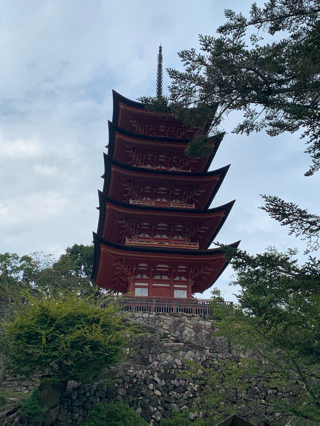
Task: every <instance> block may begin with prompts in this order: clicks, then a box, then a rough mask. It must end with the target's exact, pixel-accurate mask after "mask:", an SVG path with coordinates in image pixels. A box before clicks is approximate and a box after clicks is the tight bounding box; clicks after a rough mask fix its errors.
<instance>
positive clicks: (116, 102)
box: [112, 90, 144, 124]
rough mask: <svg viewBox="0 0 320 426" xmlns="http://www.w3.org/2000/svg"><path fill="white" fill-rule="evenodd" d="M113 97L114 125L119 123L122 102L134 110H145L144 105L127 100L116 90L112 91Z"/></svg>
mask: <svg viewBox="0 0 320 426" xmlns="http://www.w3.org/2000/svg"><path fill="white" fill-rule="evenodd" d="M112 97H113V116H112V122H113V123H114V124H117V123H118V116H119V103H120V102H122V103H123V104H125V105H128V106H131V107H133V108H140V109H144V105H143V104H142V103H141V102H136V101H132V100H131V99H128V98H125V97H124V96H122V95H120V93H118V92H116V91H115V90H112Z"/></svg>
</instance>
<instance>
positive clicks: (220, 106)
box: [141, 0, 320, 175]
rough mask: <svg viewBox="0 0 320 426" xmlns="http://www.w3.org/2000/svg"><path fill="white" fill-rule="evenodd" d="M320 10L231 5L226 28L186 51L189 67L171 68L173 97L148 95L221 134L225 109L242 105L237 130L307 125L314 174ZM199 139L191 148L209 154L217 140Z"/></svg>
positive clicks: (318, 153)
mask: <svg viewBox="0 0 320 426" xmlns="http://www.w3.org/2000/svg"><path fill="white" fill-rule="evenodd" d="M319 13H320V4H319V1H318V0H300V1H297V0H269V1H268V2H267V3H265V5H264V7H263V8H259V7H258V6H257V4H256V3H254V4H253V5H252V7H251V11H250V18H249V19H247V18H245V17H244V16H243V15H242V14H239V15H236V14H235V13H234V12H233V11H231V10H226V11H225V15H226V17H227V19H228V21H227V23H226V24H225V25H222V26H221V27H219V28H218V31H217V32H218V34H219V35H218V36H217V37H212V36H200V53H198V52H197V51H196V50H195V49H190V50H184V51H182V52H180V53H179V56H180V58H181V61H182V64H183V66H184V67H185V70H184V71H177V70H174V69H168V73H169V76H170V78H171V79H172V82H171V85H170V87H169V97H168V98H165V97H163V98H158V99H154V98H147V97H145V98H141V101H142V102H144V103H145V104H146V106H147V108H150V109H153V110H155V111H159V112H160V113H164V112H167V111H168V110H169V109H170V110H171V112H173V113H174V114H177V116H179V117H180V118H182V119H183V120H184V121H185V123H186V124H191V125H199V126H200V127H202V129H203V130H204V132H205V135H212V134H213V135H216V136H219V135H221V129H220V126H221V123H222V122H223V119H224V117H226V116H227V115H228V114H229V113H230V112H232V111H237V110H238V111H242V113H243V121H242V122H241V123H239V124H238V125H237V126H236V128H235V129H234V132H236V133H246V134H250V133H251V132H253V131H261V130H262V129H265V130H266V131H267V133H268V134H269V135H270V136H275V135H278V134H280V133H283V132H286V131H288V132H291V133H293V132H297V131H300V130H301V129H302V137H303V138H307V145H308V146H307V149H306V152H307V153H309V154H310V156H311V159H312V165H311V167H310V169H309V171H308V172H307V173H306V175H312V174H313V173H314V172H315V171H317V170H318V169H319V168H320V140H319V138H320V131H319V118H320V108H319V106H320V79H319V77H320V37H319V32H320V31H319V30H320V21H319ZM262 29H263V30H265V31H266V32H265V33H264V34H263V33H262V31H261V30H262ZM248 40H250V42H249V43H248ZM219 129H220V130H219ZM192 144H193V145H194V147H198V149H189V151H188V152H187V153H189V155H191V156H192V155H194V156H199V155H200V156H201V155H206V154H207V151H208V148H210V145H211V143H210V139H207V140H205V139H203V138H202V139H201V138H200V139H199V137H198V140H196V139H195V140H193V141H192ZM201 152H202V154H201Z"/></svg>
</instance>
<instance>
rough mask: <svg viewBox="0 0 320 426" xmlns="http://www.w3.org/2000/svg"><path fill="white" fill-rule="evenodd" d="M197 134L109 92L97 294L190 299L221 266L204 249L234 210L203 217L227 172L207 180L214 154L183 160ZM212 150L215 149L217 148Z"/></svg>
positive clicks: (219, 255)
mask: <svg viewBox="0 0 320 426" xmlns="http://www.w3.org/2000/svg"><path fill="white" fill-rule="evenodd" d="M201 131H202V130H201V129H199V128H191V127H188V126H184V125H183V123H182V122H181V121H179V120H178V119H177V118H176V117H174V116H173V115H172V114H165V115H156V114H154V113H151V112H149V111H147V110H145V109H144V107H143V105H142V104H139V103H138V102H134V101H130V100H128V99H126V98H124V97H122V96H120V95H119V94H117V93H115V92H114V112H113V123H109V155H104V161H105V173H104V175H103V178H104V187H103V192H99V202H100V207H99V210H100V214H99V223H98V233H97V234H94V247H95V257H94V269H93V279H95V282H96V284H97V285H99V286H100V287H102V288H105V289H107V290H112V291H114V292H117V293H118V292H120V293H125V294H129V295H130V294H131V295H135V297H146V298H169V299H170V298H171V299H192V297H193V296H192V294H193V293H196V292H200V293H202V292H203V291H205V290H206V289H208V288H209V287H210V286H211V285H212V284H213V283H214V282H215V281H216V280H217V278H218V277H219V275H220V274H221V273H222V271H223V270H224V269H225V267H226V266H227V261H226V259H225V257H224V253H223V252H222V251H221V250H219V249H214V250H210V249H209V250H208V247H209V246H210V244H211V242H212V240H213V238H215V236H216V235H217V233H218V232H219V230H220V229H221V227H222V225H223V224H224V222H225V220H226V218H227V216H228V214H229V212H230V210H231V208H232V205H233V202H231V203H228V204H226V205H224V206H221V207H217V208H214V209H209V206H210V204H211V202H212V200H213V198H214V196H215V194H216V193H217V191H218V189H219V188H220V185H221V183H222V181H223V179H224V177H225V175H226V173H227V171H228V168H229V166H226V167H223V168H221V169H219V170H214V171H210V172H207V170H208V167H209V165H210V163H211V160H212V158H213V154H212V155H211V156H210V157H208V158H198V159H190V158H188V157H187V156H186V155H185V154H184V150H185V149H186V147H187V144H188V141H189V139H190V138H192V137H193V136H194V135H195V134H197V133H200V132H201ZM212 143H213V144H216V149H217V148H218V145H219V143H218V142H217V141H215V140H214V139H212ZM234 246H235V247H236V246H237V244H235V245H234Z"/></svg>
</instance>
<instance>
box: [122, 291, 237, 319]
mask: <svg viewBox="0 0 320 426" xmlns="http://www.w3.org/2000/svg"><path fill="white" fill-rule="evenodd" d="M115 301H116V303H117V304H118V305H120V306H121V307H122V311H123V312H128V311H129V312H163V313H178V312H183V313H186V314H195V315H207V314H210V313H212V306H214V305H215V304H217V305H221V304H223V305H224V306H226V307H232V304H233V303H232V302H220V301H214V300H212V299H210V300H208V299H177V298H173V297H172V298H170V297H168V298H165V297H137V296H121V297H119V298H116V299H115Z"/></svg>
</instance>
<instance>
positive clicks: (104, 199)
mask: <svg viewBox="0 0 320 426" xmlns="http://www.w3.org/2000/svg"><path fill="white" fill-rule="evenodd" d="M99 204H100V207H99V210H100V214H99V222H98V231H97V232H98V235H100V236H102V237H103V238H105V239H107V240H109V241H113V242H115V243H118V244H124V242H125V235H124V233H123V232H122V231H123V229H124V226H125V225H126V221H128V220H131V221H136V222H137V223H143V222H146V221H149V222H150V225H151V223H152V226H155V227H156V229H157V224H159V223H160V224H161V225H162V226H163V224H171V225H172V224H173V226H176V225H180V224H181V223H183V224H184V228H187V229H188V228H190V229H191V230H192V231H190V235H193V234H194V238H196V240H197V241H199V248H200V249H206V248H208V247H209V246H210V244H211V243H212V241H213V239H214V238H215V237H216V236H217V234H218V232H219V231H220V229H221V227H222V226H223V224H224V222H225V221H226V219H227V217H228V215H229V213H230V211H231V209H232V207H233V204H234V201H232V202H230V203H228V204H225V205H223V206H220V207H216V208H213V209H206V210H195V209H192V210H189V209H183V208H172V207H171V208H170V207H168V208H165V207H149V206H147V207H146V206H142V205H136V204H125V203H122V202H120V201H117V200H115V199H113V198H111V197H108V196H107V195H106V194H104V193H103V192H101V191H99ZM124 219H125V220H126V221H125V220H124ZM178 230H179V229H178ZM159 233H161V231H160V230H159ZM177 234H178V233H177Z"/></svg>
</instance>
